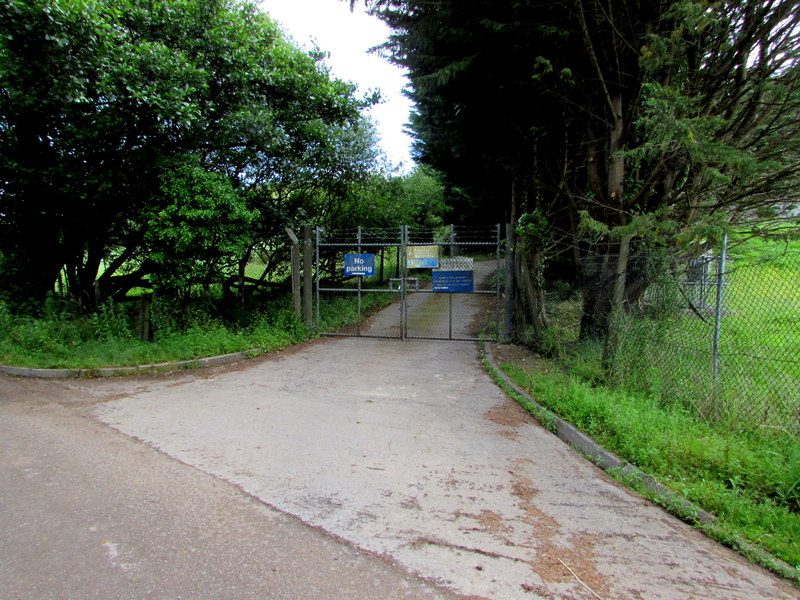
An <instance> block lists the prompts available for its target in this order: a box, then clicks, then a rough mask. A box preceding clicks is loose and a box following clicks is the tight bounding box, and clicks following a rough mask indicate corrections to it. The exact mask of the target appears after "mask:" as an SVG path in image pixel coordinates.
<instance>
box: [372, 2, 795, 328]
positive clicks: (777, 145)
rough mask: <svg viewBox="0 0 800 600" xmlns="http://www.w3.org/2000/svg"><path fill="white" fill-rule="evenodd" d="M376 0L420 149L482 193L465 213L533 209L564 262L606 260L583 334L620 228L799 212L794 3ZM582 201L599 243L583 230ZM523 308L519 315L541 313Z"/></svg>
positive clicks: (604, 306)
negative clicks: (401, 72) (406, 79)
mask: <svg viewBox="0 0 800 600" xmlns="http://www.w3.org/2000/svg"><path fill="white" fill-rule="evenodd" d="M367 3H368V5H370V6H371V7H372V8H373V10H374V11H375V12H376V14H378V15H379V16H380V17H381V18H382V19H384V20H385V21H386V22H387V23H388V24H389V25H390V26H391V27H392V28H393V30H394V34H393V36H392V38H391V39H390V41H389V42H388V43H387V44H386V45H385V47H384V51H385V52H386V53H387V54H388V55H389V56H390V58H391V59H392V60H394V61H395V62H397V63H398V64H401V65H402V66H404V67H405V68H407V69H408V70H409V73H410V78H411V81H412V86H413V89H412V91H411V96H412V98H413V99H414V100H415V101H416V104H417V113H416V114H415V116H414V118H413V119H412V126H413V129H414V133H415V134H416V136H417V140H418V142H417V146H416V149H417V153H418V156H419V158H420V159H421V160H422V161H423V162H425V163H427V164H431V165H433V166H435V167H436V168H437V169H439V170H441V171H442V172H443V173H444V175H445V177H446V180H447V182H448V183H449V185H450V186H452V187H453V188H458V189H460V190H466V191H467V193H468V194H469V195H470V196H471V198H472V204H473V205H472V210H471V211H460V212H461V213H462V214H467V213H470V214H472V215H473V218H478V219H482V220H484V221H486V220H489V219H491V222H496V221H497V220H499V219H503V221H504V222H512V223H515V224H516V222H517V220H518V219H519V217H520V215H524V214H529V215H530V214H535V213H536V211H540V212H541V214H542V215H543V216H544V218H545V222H546V223H547V224H548V227H547V229H546V232H545V233H546V237H547V238H549V243H545V244H544V247H546V248H547V247H549V248H550V252H551V253H552V254H553V256H550V257H549V258H550V261H551V262H552V263H554V264H559V265H560V267H561V270H562V272H564V275H562V276H568V277H571V278H572V279H573V280H578V279H580V278H581V277H582V276H583V274H584V273H583V265H584V264H585V263H586V262H587V261H591V262H593V263H594V264H598V265H604V266H603V267H602V269H601V270H600V271H599V272H597V273H594V274H592V277H591V278H590V279H591V281H590V283H591V285H587V286H586V294H585V306H584V326H583V328H582V335H584V336H586V337H604V336H605V335H606V334H607V333H608V328H609V326H610V321H609V315H610V314H611V312H612V309H613V304H614V300H613V297H614V294H613V290H612V288H613V285H614V281H616V277H615V273H617V272H624V271H625V267H626V265H625V264H620V266H619V269H617V264H616V263H617V262H620V263H624V262H625V261H626V260H627V258H626V257H627V256H629V254H628V253H627V252H626V251H621V248H622V246H624V243H623V242H624V241H625V239H626V237H627V236H631V242H632V244H633V246H634V247H637V246H638V247H641V246H642V245H644V244H650V245H662V246H666V247H672V246H675V245H678V244H688V243H689V242H690V241H693V242H695V244H696V245H697V246H699V243H698V242H700V241H701V240H704V239H705V240H706V242H700V243H707V242H710V241H711V238H710V237H707V236H705V232H707V231H709V230H712V229H713V230H716V231H718V232H721V231H723V230H724V229H725V228H728V229H730V228H733V227H736V226H740V225H741V224H743V223H761V222H763V221H764V220H765V219H766V218H771V219H773V220H774V219H775V217H783V218H791V212H790V211H789V210H788V209H789V208H790V206H791V204H792V203H793V202H797V201H798V200H799V199H800V197H799V196H798V189H800V187H798V186H797V185H796V184H797V182H798V175H800V135H799V133H800V132H799V131H798V122H800V86H798V82H800V13H798V12H797V10H796V2H794V0H777V1H776V2H770V3H767V4H765V3H763V2H760V1H759V0H730V1H724V2H707V1H705V0H703V1H695V0H659V1H657V2H650V1H639V0H636V1H633V2H631V1H629V0H612V1H611V2H599V1H598V0H577V1H575V2H551V3H539V2H528V1H524V2H518V1H512V0H503V1H499V2H498V1H489V0H480V1H478V2H470V3H468V4H465V3H463V2H457V1H455V0H445V1H442V2H435V3H430V2H426V1H422V0H369V1H368V2H367ZM532 107H535V110H532ZM581 214H584V215H586V216H587V217H589V218H590V219H591V222H593V223H594V224H595V227H594V232H595V233H596V234H597V239H596V242H598V243H595V244H589V243H584V242H581V241H579V240H578V237H579V235H578V233H579V232H578V223H579V222H581V221H582V222H583V223H589V222H590V221H588V220H587V219H585V218H584V219H581V217H580V215H581ZM717 235H718V234H717ZM698 236H700V237H698ZM560 248H566V249H568V250H567V251H564V252H563V254H562V255H558V254H556V253H557V252H559V251H560V250H559V249H560ZM630 256H631V257H633V256H634V255H633V254H631V255H630ZM529 260H531V261H540V260H541V257H539V256H537V255H535V254H534V255H531V256H530V257H529ZM569 262H571V263H572V264H571V265H569V264H568V263H569ZM568 269H569V271H567V270H568ZM598 282H604V283H603V284H602V285H595V284H597V283H598ZM587 283H589V282H587ZM634 291H635V290H632V289H630V287H628V289H627V291H626V293H627V295H628V296H630V295H631V294H632V293H633V292H634ZM527 295H528V296H529V297H530V298H531V299H532V301H533V299H535V294H527ZM522 308H524V312H523V313H522V314H518V315H517V318H515V322H518V323H522V322H524V321H525V320H526V319H527V318H528V316H529V314H530V313H536V312H537V309H536V307H535V306H529V307H527V308H525V307H522ZM541 329H542V330H544V327H542V328H541Z"/></svg>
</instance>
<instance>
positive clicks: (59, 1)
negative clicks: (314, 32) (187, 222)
mask: <svg viewBox="0 0 800 600" xmlns="http://www.w3.org/2000/svg"><path fill="white" fill-rule="evenodd" d="M319 58H320V57H319V56H309V55H307V54H305V53H303V52H301V51H299V50H297V49H295V48H294V47H293V46H291V45H290V44H289V43H288V42H287V41H286V40H284V39H283V38H282V36H281V34H280V32H279V30H278V29H277V28H276V26H275V25H274V24H273V23H272V22H271V21H270V20H269V18H268V17H267V16H266V15H265V14H263V13H261V12H259V11H258V10H256V8H255V7H254V6H253V5H252V4H249V3H246V2H239V1H238V0H165V1H163V2H152V1H151V0H104V1H102V2H94V1H89V0H78V1H75V0H1V1H0V194H2V196H1V197H0V256H1V257H2V259H1V261H0V269H2V275H3V278H4V282H5V284H6V285H5V288H6V289H5V295H6V296H8V297H9V299H11V300H13V301H14V302H16V303H18V304H19V303H22V302H25V301H28V300H32V301H38V300H41V299H42V298H43V297H44V295H45V294H46V293H47V292H48V291H49V290H52V289H53V287H54V284H55V282H56V281H58V280H59V279H61V278H63V279H65V280H66V285H67V289H68V291H69V293H70V294H71V295H72V296H73V297H75V298H77V299H79V300H80V301H81V302H82V304H83V305H84V306H85V307H87V308H92V307H93V306H95V305H96V304H97V303H98V301H101V300H102V298H101V297H100V296H106V297H108V296H115V295H119V294H123V293H124V292H125V290H126V289H127V288H128V287H130V285H135V284H136V283H141V281H142V278H143V277H145V276H147V275H148V274H150V273H152V272H155V271H157V270H158V268H159V267H158V265H159V264H161V265H162V266H163V265H166V264H170V265H173V266H174V265H175V264H176V261H178V262H181V261H191V260H198V261H200V263H204V264H206V265H208V264H210V263H208V262H207V261H208V260H209V255H208V250H209V248H208V246H207V245H205V244H195V245H191V244H190V245H187V246H186V247H185V248H183V250H180V251H178V250H176V249H175V247H174V246H169V245H165V244H164V242H166V241H167V240H169V239H170V236H172V235H173V234H174V232H175V226H176V222H177V220H179V217H181V216H187V215H188V214H189V213H192V214H195V215H196V213H194V211H196V210H201V211H202V212H203V213H204V216H203V218H202V219H200V220H199V221H197V225H198V226H201V227H206V226H210V225H211V223H212V222H213V221H214V218H213V217H212V216H211V215H210V213H213V212H214V211H221V212H217V220H218V221H219V222H220V223H222V222H225V219H226V218H227V217H228V216H231V215H226V214H225V211H226V210H227V209H228V208H230V207H231V206H234V205H236V206H237V207H238V206H240V203H241V202H242V201H245V200H247V201H250V200H252V196H251V195H248V194H249V192H251V191H252V189H253V187H254V186H255V185H256V184H257V183H259V182H260V181H264V180H267V179H269V180H273V179H274V178H275V176H276V175H275V173H276V169H274V168H273V167H274V165H276V164H278V163H280V162H281V161H284V162H285V161H286V160H287V159H288V160H291V157H293V156H299V155H302V156H304V157H308V156H310V155H311V153H312V152H311V149H312V148H320V152H324V148H325V146H324V144H322V141H323V140H324V139H325V138H326V136H328V135H329V132H330V128H332V127H333V128H335V127H337V126H345V125H346V124H348V123H353V122H355V121H356V120H357V119H358V116H359V113H358V111H359V108H360V107H361V106H363V105H364V104H365V101H363V100H357V99H356V98H355V97H354V96H353V86H352V85H350V84H347V83H344V82H342V81H338V80H335V79H333V78H331V76H330V74H329V73H328V72H327V70H326V69H324V68H323V67H321V66H320V64H319V60H318V59H319ZM327 148H329V146H328V147H327ZM187 169H188V170H187ZM199 170H204V171H207V172H208V173H219V174H220V175H221V176H224V177H225V178H227V180H228V181H229V183H227V184H225V183H223V181H222V180H221V179H219V178H217V177H215V176H212V175H208V176H204V175H201V174H200V172H199ZM226 186H229V187H226ZM223 188H224V189H223ZM203 189H205V190H210V189H214V190H215V191H219V192H221V193H222V196H221V199H220V201H219V202H213V201H210V202H206V201H202V202H201V201H200V199H199V197H198V196H197V195H196V194H195V193H194V191H192V190H195V191H196V190H203ZM232 193H235V194H240V195H243V196H242V198H241V199H240V200H238V201H237V202H236V203H234V201H233V197H232V196H231V195H230V194H232ZM187 198H188V199H191V201H190V204H189V205H187V206H185V207H184V206H174V203H175V202H178V203H180V202H183V201H185V200H187ZM191 202H194V203H195V204H194V205H192V204H191ZM198 203H199V204H198ZM255 204H257V203H255ZM255 204H253V203H251V204H248V207H247V208H246V210H245V209H242V210H244V211H245V212H246V213H247V214H252V213H253V211H254V210H257V209H258V208H259V207H258V206H257V205H255ZM245 212H241V211H240V210H239V208H237V209H236V210H234V211H233V213H234V215H237V216H234V217H232V220H231V222H230V224H231V226H233V225H234V223H238V224H241V223H242V222H243V221H242V219H243V217H244V215H245ZM158 215H168V217H166V218H164V219H162V218H161V217H158ZM268 216H269V215H264V217H265V218H266V217H268ZM244 220H247V219H244ZM201 222H202V223H201ZM252 222H253V221H252V220H251V223H252ZM160 227H164V229H163V230H161V231H159V230H158V229H159V228H160ZM237 227H238V225H237ZM192 235H197V236H198V237H197V238H196V239H197V240H201V239H204V237H203V236H204V235H205V234H204V233H197V234H192ZM171 250H175V254H174V256H168V252H169V251H171ZM190 250H196V251H197V254H196V255H194V256H192V254H191V252H190ZM151 253H152V254H151ZM216 260H217V259H216V258H214V259H213V261H216ZM213 261H212V262H213ZM101 265H103V272H102V274H101V275H100V276H99V278H98V273H99V272H100V270H101ZM163 271H164V269H163V268H162V270H161V272H162V273H163ZM186 272H187V273H190V272H194V266H192V267H191V268H189V267H187V271H186Z"/></svg>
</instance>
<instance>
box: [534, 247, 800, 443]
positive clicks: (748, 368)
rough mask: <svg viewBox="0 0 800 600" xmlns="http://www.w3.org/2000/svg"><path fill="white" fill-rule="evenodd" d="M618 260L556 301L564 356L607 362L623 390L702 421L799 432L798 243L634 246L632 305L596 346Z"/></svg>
mask: <svg viewBox="0 0 800 600" xmlns="http://www.w3.org/2000/svg"><path fill="white" fill-rule="evenodd" d="M616 259H617V257H616V256H615V255H611V256H608V255H606V256H603V257H601V258H597V259H588V260H586V261H585V263H584V265H583V267H584V268H583V270H584V273H583V283H584V285H583V286H582V287H581V288H580V289H579V290H572V294H571V296H569V295H565V294H563V293H562V294H561V295H560V297H553V295H552V294H551V295H550V300H549V302H548V309H549V310H548V312H549V316H550V319H551V325H552V326H553V327H551V329H550V332H551V334H554V335H555V344H556V345H557V346H558V347H560V348H561V351H562V352H573V354H574V353H575V352H578V353H580V352H583V353H584V356H586V355H587V353H588V354H592V353H593V356H594V357H595V358H598V357H599V356H602V357H603V360H604V362H605V365H604V367H605V368H606V370H607V371H606V372H607V374H608V376H610V378H611V380H612V381H614V382H615V383H617V384H619V385H621V386H622V387H624V388H627V389H632V390H635V391H637V392H639V393H646V394H653V395H656V396H657V397H659V398H660V399H661V400H662V401H665V402H677V403H680V404H681V405H684V406H686V407H687V408H688V409H690V410H693V411H696V412H697V413H698V414H699V415H700V416H702V417H703V418H706V419H709V420H714V421H718V422H725V423H729V424H731V425H733V426H736V427H745V428H747V427H758V428H770V429H775V430H776V431H786V432H789V433H791V434H797V433H800V251H799V250H798V249H797V246H796V245H795V246H790V245H786V244H783V245H781V244H780V243H772V244H765V243H760V242H758V243H755V244H754V243H753V242H750V243H743V244H739V245H736V244H730V245H728V244H727V240H726V245H725V247H724V248H723V247H720V248H717V249H715V250H712V251H710V252H707V253H705V254H703V255H701V256H687V255H681V254H678V253H667V252H665V251H660V252H659V251H637V250H635V249H633V250H632V251H631V254H630V258H629V261H628V265H627V269H626V270H625V273H624V275H623V277H624V278H625V279H624V286H623V288H624V297H623V298H624V300H623V308H622V309H621V310H617V311H611V313H610V317H609V320H608V323H607V327H608V331H609V333H610V335H608V336H607V337H605V338H602V339H603V340H605V341H604V342H603V341H595V342H591V341H589V340H587V337H590V336H586V335H585V333H586V327H585V324H586V320H587V314H588V313H589V312H590V311H591V310H596V309H597V305H598V303H599V302H602V300H603V297H604V292H603V290H611V289H613V287H614V282H615V281H616V280H617V279H618V277H619V276H618V275H617V274H616V273H615V272H614V267H615V266H616ZM565 296H567V297H565ZM610 297H611V292H610V291H607V292H606V293H605V298H606V299H607V300H608V299H610ZM598 298H599V300H598ZM582 330H583V331H582ZM582 334H583V335H582ZM592 344H594V347H592Z"/></svg>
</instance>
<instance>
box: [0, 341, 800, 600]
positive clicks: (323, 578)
mask: <svg viewBox="0 0 800 600" xmlns="http://www.w3.org/2000/svg"><path fill="white" fill-rule="evenodd" d="M0 397H3V398H5V400H4V401H3V402H2V404H0V450H1V451H2V456H3V457H4V458H3V459H2V460H0V486H1V487H0V490H2V491H1V492H0V496H2V500H1V501H0V518H2V520H3V522H4V523H5V524H6V525H4V527H5V528H6V529H10V531H9V532H8V535H4V536H3V540H2V541H0V553H1V554H0V557H1V558H0V568H2V572H1V573H0V597H2V598H32V597H53V598H60V597H63V598H67V597H68V598H113V597H119V598H178V597H180V598H353V599H357V598H427V597H442V598H447V597H456V596H453V595H452V594H460V595H462V596H467V597H477V598H492V599H500V600H505V599H509V600H513V599H516V598H520V599H537V598H547V599H583V598H586V599H591V598H594V599H596V598H602V599H603V600H611V599H635V598H643V599H648V600H649V599H654V600H655V599H681V600H683V599H687V598H692V599H720V600H722V599H725V600H729V599H730V600H733V599H742V600H744V599H747V600H752V599H756V598H764V599H775V600H777V599H783V598H798V597H800V593H798V590H797V589H796V588H794V587H793V586H791V585H789V584H788V583H786V582H784V581H782V580H780V579H778V578H776V577H774V576H772V575H771V574H769V573H767V572H765V571H763V570H762V569H760V568H758V567H755V566H753V565H750V564H749V563H747V562H746V561H744V560H743V559H742V558H741V557H739V556H738V555H736V554H734V553H733V552H730V551H729V550H727V549H725V548H723V547H721V546H719V545H718V544H716V543H715V542H712V541H711V540H709V539H707V538H705V537H704V536H703V535H701V534H700V533H698V532H696V531H694V530H692V529H691V528H689V527H688V526H686V525H685V524H683V523H681V522H679V521H678V520H676V519H674V518H672V517H671V516H669V515H667V514H666V513H664V512H663V511H662V510H660V509H659V508H657V507H655V506H653V505H651V504H649V503H648V502H646V501H644V500H643V499H641V498H640V497H638V496H637V495H636V494H634V493H632V492H630V491H629V490H627V489H625V488H623V487H621V486H620V485H619V484H617V483H616V482H614V481H613V480H611V479H609V478H607V477H606V476H605V474H604V473H602V472H601V471H600V470H598V469H597V468H595V467H594V466H593V465H592V464H590V463H589V462H588V461H586V460H585V459H583V458H582V457H580V456H579V455H577V454H576V453H575V452H574V451H573V450H571V449H570V448H569V447H567V446H566V445H564V444H563V443H562V442H561V441H559V440H558V439H557V438H556V437H555V436H553V435H551V434H550V433H548V432H547V431H545V430H544V429H542V428H541V427H539V426H538V425H537V424H536V423H535V422H533V421H532V419H531V418H530V417H529V416H528V415H527V414H526V413H524V411H522V410H521V409H520V408H519V407H518V406H517V405H516V404H515V403H514V402H512V401H510V400H508V399H507V398H506V397H505V396H504V395H503V393H502V392H501V391H500V390H499V389H498V388H497V387H496V386H495V385H494V384H493V382H492V381H491V380H490V378H489V377H488V376H487V375H486V374H485V372H484V371H483V370H482V368H481V365H480V361H479V357H478V352H477V347H476V345H475V344H473V343H469V342H433V341H422V340H413V341H405V342H401V341H397V340H382V339H352V338H335V339H325V340H320V341H317V342H313V343H310V344H305V345H303V346H301V347H298V348H295V349H293V350H291V351H289V352H285V353H281V354H278V355H275V356H271V357H266V358H262V359H256V360H253V361H248V362H244V363H240V364H239V365H237V366H235V367H227V368H221V367H218V368H212V369H205V370H201V371H196V372H187V373H180V374H174V375H170V376H153V377H147V378H135V379H133V378H130V379H122V378H121V379H113V380H70V381H60V382H34V381H28V380H12V379H10V378H0ZM92 419H96V421H93V420H92ZM101 423H104V424H106V425H108V426H110V427H107V426H105V425H102V424H101ZM112 428H113V429H112ZM115 429H116V430H117V431H114V430H115ZM118 432H120V433H118ZM122 434H124V435H122ZM137 440H139V441H137ZM154 449H157V450H158V451H160V453H159V452H156V451H155V450H154ZM173 459H174V460H173ZM255 499H257V500H258V501H256V500H255ZM287 515H291V517H290V516H287ZM303 524H305V525H303ZM61 561H64V562H61ZM272 569H275V570H274V571H273V570H272ZM41 586H44V587H41ZM48 586H49V587H48ZM40 589H45V590H50V591H53V593H52V594H47V595H41V594H39V593H38V592H39V590H40ZM60 590H65V591H64V593H57V592H59V591H60ZM67 592H69V593H67Z"/></svg>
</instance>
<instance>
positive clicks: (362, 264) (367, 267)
mask: <svg viewBox="0 0 800 600" xmlns="http://www.w3.org/2000/svg"><path fill="white" fill-rule="evenodd" d="M344 274H345V275H374V274H375V255H374V254H345V255H344Z"/></svg>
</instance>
